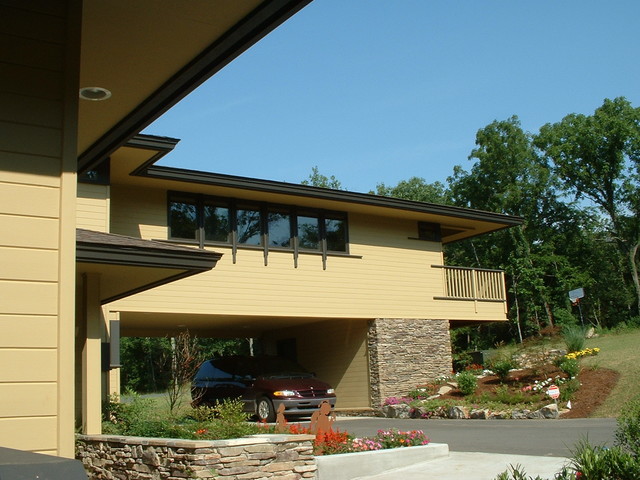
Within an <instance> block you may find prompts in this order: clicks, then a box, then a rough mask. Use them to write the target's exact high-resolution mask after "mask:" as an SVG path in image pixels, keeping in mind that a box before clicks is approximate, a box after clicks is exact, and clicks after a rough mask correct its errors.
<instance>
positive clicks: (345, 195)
mask: <svg viewBox="0 0 640 480" xmlns="http://www.w3.org/2000/svg"><path fill="white" fill-rule="evenodd" d="M137 176H141V177H147V178H154V179H162V180H173V181H178V182H187V183H200V184H203V185H213V186H217V187H229V188H237V189H243V190H254V191H260V192H268V193H276V194H282V195H292V196H297V197H310V198H318V199H322V200H331V201H336V202H343V203H355V204H360V205H369V206H374V207H383V208H391V209H397V210H407V211H411V212H418V213H428V214H432V215H442V216H447V217H456V218H464V219H469V220H476V221H484V222H491V223H497V224H500V225H502V228H508V227H512V226H516V225H521V224H522V223H523V222H524V219H523V218H522V217H517V216H512V215H505V214H502V213H493V212H486V211H483V210H475V209H471V208H463V207H454V206H451V205H440V204H436V203H426V202H416V201H412V200H404V199H401V198H394V197H384V196H381V195H374V194H370V193H359V192H349V191H345V190H332V189H328V188H320V187H312V186H309V185H300V184H295V183H286V182H277V181H272V180H261V179H258V178H247V177H238V176H235V175H224V174H219V173H210V172H201V171H196V170H186V169H181V168H174V167H162V166H155V165H154V166H149V167H148V168H146V169H145V170H144V171H138V173H137Z"/></svg>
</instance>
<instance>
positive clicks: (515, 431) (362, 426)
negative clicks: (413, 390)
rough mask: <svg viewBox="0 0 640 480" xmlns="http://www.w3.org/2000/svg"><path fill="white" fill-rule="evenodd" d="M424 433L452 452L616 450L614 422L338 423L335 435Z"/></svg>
mask: <svg viewBox="0 0 640 480" xmlns="http://www.w3.org/2000/svg"><path fill="white" fill-rule="evenodd" d="M389 428H396V429H400V430H422V431H424V432H425V433H426V434H427V436H428V437H429V438H430V439H431V441H432V442H435V443H446V444H448V445H449V449H450V450H451V451H452V452H484V453H504V454H513V455H536V456H552V457H570V456H571V451H572V449H573V447H574V445H575V444H576V443H577V442H578V441H580V440H582V439H585V438H586V439H588V440H589V442H590V443H591V444H592V445H608V446H612V445H613V444H614V440H615V436H614V432H615V428H616V420H615V419H614V418H593V419H586V418H585V419H583V418H579V419H567V420H420V419H395V418H364V417H338V419H337V420H336V422H335V423H334V429H338V430H340V431H347V432H349V433H351V434H353V435H355V436H358V437H362V436H373V435H375V434H376V432H377V431H378V430H379V429H389Z"/></svg>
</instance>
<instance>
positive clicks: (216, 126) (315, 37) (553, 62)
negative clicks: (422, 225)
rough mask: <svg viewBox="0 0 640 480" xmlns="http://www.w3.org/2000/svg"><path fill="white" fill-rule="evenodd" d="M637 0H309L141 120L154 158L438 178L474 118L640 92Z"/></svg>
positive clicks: (526, 121)
mask: <svg viewBox="0 0 640 480" xmlns="http://www.w3.org/2000/svg"><path fill="white" fill-rule="evenodd" d="M638 19H640V1H638V0H611V1H604V0H598V1H595V0H581V1H577V0H539V1H533V0H528V1H525V0H455V1H454V0H452V1H445V0H395V1H389V0H385V1H383V0H367V1H365V0H315V1H314V2H312V3H311V4H310V5H309V6H308V7H306V8H305V9H303V10H302V11H301V12H299V13H298V14H297V15H295V16H294V17H292V18H291V19H289V20H288V21H287V22H285V23H284V24H283V25H282V26H281V27H279V28H278V29H277V30H275V31H274V32H272V33H271V34H270V35H268V36H267V37H265V38H264V39H263V40H261V41H260V42H259V43H258V44H256V45H254V46H253V47H252V48H251V49H250V50H248V51H247V52H245V53H244V54H243V55H241V56H240V57H239V58H237V59H236V60H235V61H233V62H232V63H231V64H230V65H228V66H227V67H226V68H225V69H223V70H222V71H221V72H219V73H218V74H217V75H215V76H214V77H212V78H211V79H209V80H208V81H207V82H206V83H205V84H204V85H202V86H201V87H200V88H198V89H197V90H196V91H195V92H193V93H192V94H191V95H189V96H188V97H187V98H186V99H184V100H183V101H182V102H181V103H179V104H178V105H177V106H175V107H174V108H173V109H171V110H170V111H169V112H168V113H166V114H165V115H164V116H162V117H161V118H160V119H158V120H157V121H156V122H155V123H153V124H152V125H150V126H149V127H148V128H147V129H146V130H145V132H144V133H149V134H155V135H164V136H170V137H176V138H180V139H181V142H180V143H179V144H178V146H177V147H176V149H175V150H174V152H172V153H171V154H170V155H168V156H167V157H165V159H163V160H162V164H164V165H171V166H178V167H182V168H189V169H195V170H205V171H212V172H217V173H226V174H232V175H241V176H247V177H255V178H264V179H269V180H279V181H286V182H293V183H299V182H300V181H301V180H303V179H305V178H307V177H308V175H309V173H310V172H311V169H312V167H314V166H318V168H319V170H320V172H321V173H323V174H325V175H327V176H330V175H335V176H336V177H337V178H338V179H339V180H340V181H341V182H342V185H343V187H344V188H346V189H348V190H352V191H360V192H367V191H369V190H373V189H375V186H376V185H377V184H378V183H380V182H384V183H385V184H387V185H395V184H396V183H398V182H399V181H401V180H405V179H408V178H410V177H412V176H418V177H423V178H425V179H426V180H427V181H428V182H433V181H436V180H439V181H442V182H444V181H446V178H447V177H448V176H449V175H451V173H452V171H453V167H454V165H462V166H463V167H464V168H465V169H469V168H470V167H471V165H472V164H471V162H470V161H469V160H467V157H468V156H469V153H470V152H471V150H472V149H473V147H474V141H475V134H476V132H477V131H478V129H480V128H482V127H484V126H485V125H487V124H489V123H490V122H492V121H493V120H503V119H506V118H508V117H510V116H511V115H517V116H518V117H519V118H520V120H521V122H522V125H523V127H524V129H525V130H528V131H531V132H536V131H537V130H538V128H539V127H540V126H541V125H543V124H545V123H548V122H556V121H559V120H561V119H562V117H563V116H565V115H566V114H568V113H574V112H575V113H585V114H591V113H593V111H594V110H595V108H597V107H598V106H600V105H601V104H602V101H603V99H604V98H614V97H617V96H625V97H627V99H629V100H630V101H631V102H632V104H633V105H634V106H640V59H639V56H640V55H639V53H640V40H639V38H638V28H639V26H638Z"/></svg>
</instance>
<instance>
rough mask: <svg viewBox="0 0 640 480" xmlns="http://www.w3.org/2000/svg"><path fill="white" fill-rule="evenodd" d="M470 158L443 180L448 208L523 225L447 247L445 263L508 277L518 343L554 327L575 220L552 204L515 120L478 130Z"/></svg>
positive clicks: (545, 176)
mask: <svg viewBox="0 0 640 480" xmlns="http://www.w3.org/2000/svg"><path fill="white" fill-rule="evenodd" d="M469 159H470V160H473V161H475V163H474V165H473V166H472V168H471V170H470V171H468V172H467V171H465V170H464V169H463V168H462V167H459V166H458V167H456V168H455V169H454V174H453V176H452V177H450V178H449V184H450V189H451V195H452V198H453V201H454V202H455V204H457V205H460V206H465V207H470V208H476V209H480V210H487V211H493V212H497V213H505V214H509V215H517V216H521V217H523V218H524V224H523V225H522V226H520V227H515V228H511V229H508V230H506V231H502V232H496V233H494V234H492V235H488V236H484V237H480V238H478V239H472V240H468V241H466V242H461V243H459V244H456V245H453V246H451V247H450V248H448V249H447V258H448V263H453V264H458V265H466V266H476V267H487V266H489V267H492V268H502V269H504V270H505V271H506V272H507V275H508V282H509V291H510V294H511V297H512V298H511V299H512V301H511V312H510V317H511V319H512V321H513V326H514V329H515V332H514V333H515V334H517V336H518V338H519V339H520V340H522V338H523V337H524V336H526V335H528V334H531V333H533V332H535V331H539V330H540V328H541V327H542V326H544V324H548V325H550V326H553V325H554V317H553V305H554V297H557V299H558V301H559V299H560V298H564V295H565V294H566V292H562V290H565V289H566V284H567V283H569V279H570V277H571V276H573V275H575V272H574V270H573V269H572V268H570V265H569V264H568V263H567V262H566V261H565V257H564V256H563V255H562V252H561V251H560V250H559V246H561V245H563V244H564V239H565V238H566V236H567V235H568V234H569V231H568V230H571V229H573V230H576V229H578V230H579V227H578V228H576V227H577V226H576V225H574V224H575V219H576V217H577V214H576V212H575V210H574V208H573V206H572V205H568V204H566V203H564V202H563V201H561V199H560V198H559V196H558V194H557V192H556V185H555V183H554V178H553V177H552V175H551V173H550V172H549V170H548V169H547V168H546V167H545V165H544V164H543V163H542V162H540V161H539V159H538V157H537V155H536V151H535V148H534V146H533V143H532V136H531V135H530V134H529V133H527V132H525V131H524V130H522V128H521V126H520V121H519V119H518V118H517V117H515V116H514V117H511V118H509V119H507V120H504V121H495V122H492V123H491V124H489V125H487V126H486V127H485V128H483V129H481V130H479V131H478V133H477V135H476V148H475V149H474V150H473V151H472V152H471V154H470V155H469ZM562 220H565V221H562ZM567 291H568V290H567ZM560 303H561V305H562V306H564V305H565V304H566V301H564V300H563V301H560Z"/></svg>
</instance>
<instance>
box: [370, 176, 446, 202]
mask: <svg viewBox="0 0 640 480" xmlns="http://www.w3.org/2000/svg"><path fill="white" fill-rule="evenodd" d="M369 193H375V194H376V195H381V196H384V197H395V198H403V199H405V200H414V201H416V202H427V203H440V204H447V203H451V201H450V199H449V192H448V190H447V187H446V186H445V185H444V184H442V183H441V182H433V183H427V181H426V180H425V179H424V178H421V177H411V178H410V179H409V180H402V181H400V182H398V184H397V185H396V186H395V187H389V186H387V185H385V184H384V183H379V184H378V185H377V186H376V191H375V192H369Z"/></svg>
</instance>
